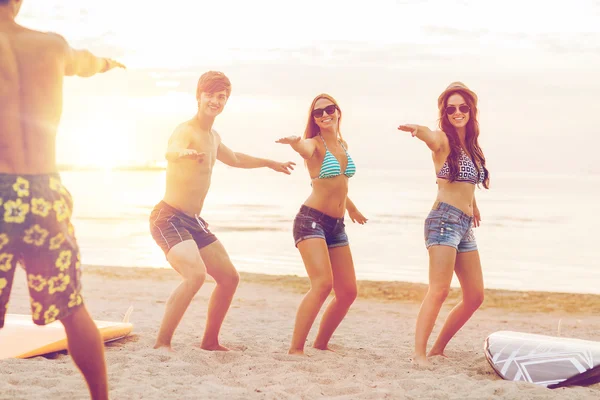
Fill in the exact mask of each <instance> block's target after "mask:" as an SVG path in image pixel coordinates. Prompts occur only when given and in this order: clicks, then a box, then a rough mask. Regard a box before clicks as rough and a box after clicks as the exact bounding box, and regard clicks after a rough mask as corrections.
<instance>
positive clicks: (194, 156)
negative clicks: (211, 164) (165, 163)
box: [177, 149, 206, 163]
mask: <svg viewBox="0 0 600 400" xmlns="http://www.w3.org/2000/svg"><path fill="white" fill-rule="evenodd" d="M204 156H206V153H198V152H197V151H196V150H194V149H185V150H182V151H180V152H179V154H178V156H177V159H178V160H180V159H183V160H196V161H198V162H199V163H201V162H202V161H204Z"/></svg>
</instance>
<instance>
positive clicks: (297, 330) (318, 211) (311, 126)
mask: <svg viewBox="0 0 600 400" xmlns="http://www.w3.org/2000/svg"><path fill="white" fill-rule="evenodd" d="M341 119H342V111H341V110H340V107H339V106H338V104H337V102H336V101H335V100H334V99H333V97H331V96H329V95H327V94H320V95H318V96H317V97H315V99H314V100H313V102H312V104H311V106H310V109H309V115H308V122H307V124H306V129H305V131H304V137H303V138H300V137H298V136H289V137H286V138H282V139H279V140H277V143H282V144H289V145H290V146H292V148H293V149H294V150H295V151H297V152H298V154H300V155H301V156H302V158H304V160H305V163H306V166H307V167H308V173H309V174H310V177H311V179H312V193H311V194H310V196H309V197H308V198H307V199H306V201H305V202H304V204H303V205H302V206H301V207H300V211H299V212H298V214H297V215H296V219H295V220H294V240H295V243H296V247H297V248H298V250H299V251H300V255H301V256H302V260H303V261H304V265H305V267H306V272H307V273H308V277H309V279H310V290H309V291H308V293H307V294H306V295H305V296H304V298H303V299H302V302H301V303H300V306H299V308H298V312H297V314H296V323H295V327H294V334H293V337H292V343H291V345H290V349H289V354H304V344H305V342H306V338H307V336H308V332H309V331H310V328H311V326H312V324H313V322H314V321H315V318H316V317H317V314H318V313H319V310H320V309H321V307H322V306H323V303H324V302H325V300H326V299H327V296H329V293H330V292H331V290H332V289H333V291H334V293H335V297H334V298H333V300H332V301H331V302H330V303H329V305H328V306H327V309H326V310H325V313H324V314H323V319H322V320H321V325H320V327H319V332H318V334H317V337H316V339H315V341H314V344H313V347H314V348H316V349H319V350H331V349H330V348H329V346H328V343H329V339H331V336H332V335H333V332H334V331H335V329H336V328H337V327H338V325H339V324H340V323H341V322H342V319H343V318H344V316H345V315H346V313H347V312H348V309H349V308H350V306H351V305H352V303H353V302H354V299H355V298H356V291H357V289H356V276H355V274H354V263H353V261H352V254H351V253H350V246H349V243H348V236H346V232H345V229H344V227H345V225H344V215H345V213H346V210H347V211H348V216H349V217H350V219H351V220H352V222H358V223H359V224H364V223H366V222H367V219H366V218H365V217H364V216H363V215H362V214H361V213H360V212H359V211H358V209H357V208H356V206H355V205H354V203H353V202H352V201H351V200H350V198H348V180H349V178H351V177H352V176H353V175H354V173H355V172H356V166H355V165H354V161H352V158H351V157H350V154H348V150H347V149H348V145H347V143H346V142H345V141H344V139H342V135H341V132H340V121H341Z"/></svg>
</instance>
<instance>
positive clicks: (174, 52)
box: [17, 0, 600, 293]
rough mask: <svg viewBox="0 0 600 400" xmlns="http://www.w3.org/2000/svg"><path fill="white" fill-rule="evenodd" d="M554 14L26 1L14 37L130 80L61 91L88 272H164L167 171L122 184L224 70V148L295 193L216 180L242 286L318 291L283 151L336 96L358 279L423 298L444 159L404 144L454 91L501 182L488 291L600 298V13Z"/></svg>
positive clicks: (514, 1) (486, 255) (257, 175)
mask: <svg viewBox="0 0 600 400" xmlns="http://www.w3.org/2000/svg"><path fill="white" fill-rule="evenodd" d="M266 9H268V10H270V11H272V12H270V13H265V12H264V10H266ZM515 9H518V10H519V12H517V13H515V12H514V10H515ZM231 10H235V12H231ZM316 10H319V12H316ZM331 10H335V14H334V13H329V14H327V13H325V14H322V13H321V11H324V12H327V11H331ZM543 11H544V18H540V17H539V7H538V5H537V3H534V2H531V4H529V3H527V2H522V1H518V0H506V1H504V2H502V3H498V2H497V1H492V0H485V1H484V0H464V1H461V2H459V3H456V4H455V3H448V2H447V1H442V0H427V1H422V0H403V1H392V0H379V1H377V6H376V7H364V4H358V3H356V4H354V3H351V2H345V1H341V0H340V1H338V0H333V1H332V2H329V3H327V6H326V7H325V8H323V3H322V2H320V1H318V0H306V1H303V2H297V3H289V2H288V3H281V2H277V1H275V0H256V1H255V2H252V3H246V2H242V1H235V0H222V1H218V2H210V3H207V2H190V1H185V0H173V1H172V2H169V4H168V5H166V4H163V3H150V2H147V1H141V0H130V1H127V2H123V1H117V0H106V1H102V2H97V1H92V0H80V1H78V2H76V4H66V3H65V2H49V1H47V0H27V1H24V3H23V7H22V10H21V13H20V15H19V17H18V19H17V21H18V22H20V23H22V24H24V25H25V26H27V27H31V28H35V29H40V30H46V31H54V32H57V33H59V34H62V35H63V36H64V37H66V39H67V40H68V41H69V43H70V45H71V46H72V47H74V48H86V49H89V50H91V51H92V52H93V53H94V54H97V55H99V56H107V57H111V58H115V59H117V60H119V61H121V62H123V63H125V64H126V65H127V67H128V69H127V70H126V71H111V72H110V73H107V74H102V75H99V76H95V77H93V78H90V79H81V78H68V79H66V80H65V88H64V112H63V118H62V121H61V125H60V129H59V136H58V140H57V159H58V162H59V163H60V164H64V165H75V166H77V167H78V168H79V169H77V168H76V169H75V170H69V171H65V172H63V180H64V181H65V183H66V185H67V186H68V187H69V190H70V191H71V192H72V193H73V195H74V198H75V211H74V224H75V227H76V232H77V235H78V238H79V242H80V244H81V247H82V250H83V262H84V263H87V264H95V265H114V266H134V267H136V266H144V267H146V266H150V267H157V268H162V267H168V265H167V263H166V260H165V258H164V256H163V254H162V252H161V250H160V249H159V248H158V246H156V245H155V244H154V242H153V240H152V238H151V237H150V234H149V230H148V220H147V218H148V214H149V212H150V210H151V208H152V207H153V205H154V204H155V203H156V202H158V201H159V200H160V199H161V198H162V195H163V190H164V171H160V170H137V171H123V170H120V169H119V168H116V167H119V166H124V165H137V166H140V165H141V166H143V165H153V164H155V163H156V162H160V161H162V158H163V155H164V150H165V146H166V144H167V139H168V137H169V135H170V134H171V132H172V131H173V129H174V128H175V127H176V126H177V125H178V124H179V123H181V122H182V121H183V120H185V119H188V118H190V117H191V116H193V115H194V113H195V112H196V101H195V98H194V96H195V90H196V83H197V80H198V77H199V76H200V74H202V73H203V72H205V71H207V70H209V69H212V70H220V71H223V72H225V73H226V74H227V75H228V76H229V78H230V79H231V81H232V85H233V91H232V96H231V97H230V99H229V100H228V103H227V106H226V108H225V110H224V111H223V113H222V114H221V115H220V116H219V117H218V119H217V121H216V123H215V128H216V129H217V131H219V133H220V134H221V136H222V137H223V140H224V143H226V144H227V145H228V146H229V147H230V148H232V149H233V150H235V151H240V152H244V153H248V154H251V155H256V156H259V157H267V158H272V159H276V160H280V161H285V160H292V161H295V162H296V163H297V164H298V168H297V169H296V171H294V173H293V174H292V175H291V176H285V175H282V174H275V173H273V172H272V171H269V170H251V171H248V170H234V169H232V168H228V167H225V166H223V165H221V164H218V165H217V167H216V169H215V176H214V179H213V185H212V188H211V191H210V193H209V196H208V198H207V200H206V204H205V210H204V215H203V217H204V218H205V219H206V220H207V221H208V222H209V223H210V227H211V230H213V232H215V233H216V234H217V236H218V237H219V238H220V240H221V241H222V242H223V243H224V245H225V247H226V248H227V250H228V252H229V254H230V256H231V258H232V260H233V261H234V263H235V265H236V266H237V268H238V269H240V270H242V271H254V272H261V273H270V274H297V275H305V271H304V268H303V265H302V262H301V260H300V256H299V254H298V252H297V250H296V249H295V247H294V245H293V240H292V232H291V229H292V221H293V218H294V215H295V213H296V212H297V210H298V208H299V207H300V205H301V204H302V202H303V201H304V199H305V198H306V197H307V196H308V194H309V192H310V184H309V179H308V176H307V173H306V170H305V169H304V168H303V166H302V160H301V159H300V158H299V157H298V156H297V155H296V154H295V153H293V151H292V150H291V149H290V148H289V147H288V146H282V145H278V144H275V140H276V139H278V138H280V137H282V136H287V135H298V134H300V133H301V132H302V131H303V129H304V126H305V124H306V117H307V111H308V106H309V105H310V103H311V100H312V99H313V98H314V96H316V95H317V94H319V93H323V92H326V93H329V94H331V95H333V96H334V97H335V98H336V99H337V100H338V102H339V104H340V107H341V109H342V111H343V120H342V133H343V135H344V138H345V139H346V140H347V141H348V143H349V152H350V153H351V154H352V157H353V159H354V160H355V161H356V163H357V168H358V171H357V174H356V175H355V177H353V178H352V179H351V181H350V197H351V198H352V199H353V201H354V202H355V203H356V204H357V206H358V207H359V209H360V210H361V211H362V212H363V213H364V214H365V215H366V216H367V217H368V218H369V222H368V223H367V225H365V226H358V225H355V224H352V223H351V222H349V223H347V224H346V225H347V231H348V234H349V237H350V241H351V248H352V252H353V255H354V260H355V264H356V271H357V276H358V277H359V279H375V280H402V281H411V282H426V281H427V252H426V250H425V247H424V245H423V220H424V218H425V217H426V215H427V213H428V210H429V209H430V207H431V205H432V203H433V201H434V198H435V191H436V185H435V180H434V173H433V170H432V163H431V157H430V153H429V151H428V149H427V148H426V146H425V145H424V144H423V143H420V142H419V141H418V140H416V139H413V138H410V135H408V134H406V133H400V132H398V131H397V129H396V127H397V126H398V125H399V124H401V123H418V124H422V125H427V126H429V127H431V128H433V127H435V125H436V119H437V108H436V107H437V104H436V100H437V96H438V95H439V93H440V92H441V91H442V90H443V89H444V88H445V87H446V86H447V85H448V84H449V83H450V82H452V81H457V80H459V81H463V82H464V83H466V84H467V85H468V86H469V87H470V88H471V89H473V90H475V91H476V92H477V94H478V96H479V116H478V120H479V123H480V127H481V137H480V143H481V145H482V148H483V150H484V152H485V155H486V158H487V161H488V166H489V169H490V171H491V174H492V189H491V190H489V191H483V190H482V191H477V194H476V195H477V199H478V205H479V207H480V210H481V213H482V218H483V221H482V226H481V227H480V228H477V229H476V231H475V232H476V233H475V234H476V237H477V240H478V245H479V249H480V253H481V259H482V264H483V269H484V277H485V282H486V285H487V286H488V287H494V288H506V289H515V290H550V291H563V292H587V293H600V289H599V288H600V285H598V282H600V268H599V267H600V263H599V262H598V256H597V248H598V245H597V240H596V237H597V235H596V230H597V229H598V227H599V226H600V216H599V214H598V213H597V212H596V211H595V209H596V204H597V199H598V196H599V195H600V185H599V183H600V162H598V154H597V153H598V150H597V149H598V147H599V146H600V139H599V138H600V130H599V129H598V123H597V120H596V115H597V108H598V100H597V98H598V93H600V80H599V79H598V71H599V70H600V51H599V49H600V24H598V20H599V19H600V5H599V2H598V1H595V0H581V1H577V2H570V3H564V2H562V3H560V2H559V3H548V4H545V5H544V10H543ZM274 14H276V15H277V18H273V17H272V15H274ZM138 16H141V17H138ZM132 18H133V19H134V20H135V22H136V23H135V24H132V23H131V21H132ZM323 18H327V23H326V24H323V23H320V22H322V21H321V19H323ZM400 20H401V21H402V23H398V21H400ZM308 21H314V22H315V23H316V24H318V26H319V28H318V29H315V28H314V26H313V24H312V23H308ZM506 21H510V23H508V24H507V23H506ZM83 166H92V167H95V168H96V170H89V169H81V167H83ZM98 168H99V169H98ZM454 284H456V282H454Z"/></svg>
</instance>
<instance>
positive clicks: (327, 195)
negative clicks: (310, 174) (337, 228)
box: [304, 175, 348, 218]
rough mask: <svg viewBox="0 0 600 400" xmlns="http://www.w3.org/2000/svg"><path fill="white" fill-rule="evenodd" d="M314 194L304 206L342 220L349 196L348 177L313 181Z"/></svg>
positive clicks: (342, 176)
mask: <svg viewBox="0 0 600 400" xmlns="http://www.w3.org/2000/svg"><path fill="white" fill-rule="evenodd" d="M312 189H313V190H312V193H311V194H310V196H308V198H307V199H306V201H305V202H304V205H305V206H307V207H310V208H314V209H315V210H319V211H321V212H322V213H325V214H327V215H329V216H330V217H334V218H342V217H343V216H344V214H345V213H346V196H347V195H348V177H347V176H345V175H339V176H336V177H334V178H325V179H313V181H312Z"/></svg>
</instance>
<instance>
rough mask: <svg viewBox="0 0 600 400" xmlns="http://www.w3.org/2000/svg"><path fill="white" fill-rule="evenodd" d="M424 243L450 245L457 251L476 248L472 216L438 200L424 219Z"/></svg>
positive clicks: (427, 244) (428, 244)
mask: <svg viewBox="0 0 600 400" xmlns="http://www.w3.org/2000/svg"><path fill="white" fill-rule="evenodd" d="M425 245H426V246H427V248H429V247H431V246H436V245H437V246H450V247H454V248H455V249H456V251H457V252H459V253H466V252H468V251H475V250H477V242H476V241H475V235H474V234H473V217H469V216H468V215H467V214H465V213H464V212H462V211H461V210H459V209H458V208H456V207H453V206H451V205H450V204H447V203H442V202H438V203H437V205H436V206H435V207H434V208H433V209H432V210H431V212H430V213H429V215H428V216H427V219H426V220H425Z"/></svg>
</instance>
